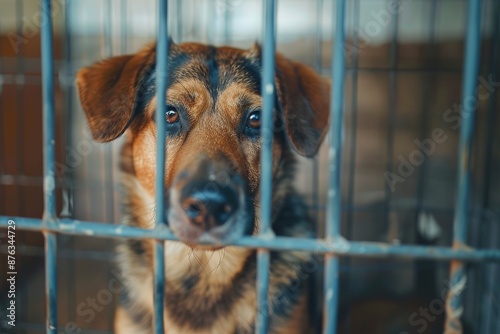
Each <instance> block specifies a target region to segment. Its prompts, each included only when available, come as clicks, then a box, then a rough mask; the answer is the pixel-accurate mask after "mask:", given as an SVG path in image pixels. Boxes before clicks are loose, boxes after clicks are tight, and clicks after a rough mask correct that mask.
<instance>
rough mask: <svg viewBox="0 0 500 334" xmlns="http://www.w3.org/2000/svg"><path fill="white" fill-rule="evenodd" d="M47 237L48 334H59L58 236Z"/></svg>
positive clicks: (46, 289) (46, 288)
mask: <svg viewBox="0 0 500 334" xmlns="http://www.w3.org/2000/svg"><path fill="white" fill-rule="evenodd" d="M44 235H45V298H46V309H47V323H46V324H47V325H46V326H47V327H46V330H47V333H50V334H57V234H55V233H53V232H46V233H44Z"/></svg>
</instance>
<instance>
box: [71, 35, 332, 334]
mask: <svg viewBox="0 0 500 334" xmlns="http://www.w3.org/2000/svg"><path fill="white" fill-rule="evenodd" d="M155 58H156V50H155V46H154V45H151V46H148V47H146V48H144V49H143V50H141V51H140V52H138V53H137V54H133V55H125V56H119V57H114V58H110V59H107V60H104V61H102V62H99V63H97V64H95V65H92V66H90V67H87V68H84V69H82V70H80V71H79V73H78V76H77V86H78V91H79V94H80V100H81V104H82V106H83V109H84V111H85V114H86V117H87V120H88V124H89V127H90V131H91V133H92V136H93V138H94V139H95V140H97V141H100V142H108V141H111V140H114V139H116V138H117V137H119V136H120V135H122V134H123V133H125V132H126V143H125V145H124V148H123V151H122V160H121V169H122V171H123V184H124V188H125V193H126V195H125V199H124V203H125V216H126V218H125V221H124V224H128V225H132V226H139V227H143V228H153V226H154V216H155V214H154V193H155V189H154V180H155V163H156V153H155V152H156V139H155V138H156V136H157V131H156V123H155V111H156V106H157V103H158V101H157V100H156V92H155V80H156V70H155V68H156V67H155ZM168 67H169V70H168V74H169V77H168V88H167V101H162V102H160V103H166V104H167V112H166V115H165V122H166V136H167V141H166V142H167V144H166V152H167V159H166V163H165V164H166V173H165V189H166V190H165V191H166V197H165V198H166V203H165V206H166V212H165V216H166V220H167V222H168V225H169V227H170V228H171V229H172V231H173V232H174V234H175V235H176V236H177V237H178V238H179V239H180V240H181V241H182V242H170V241H169V242H166V246H165V258H166V271H165V275H166V296H165V310H166V311H165V323H166V333H168V334H177V333H183V334H184V333H214V334H215V333H216V334H225V333H253V331H254V322H255V319H256V313H257V311H256V290H255V283H256V282H255V281H256V256H255V250H252V249H243V248H238V247H233V246H227V247H223V248H220V247H219V248H211V247H208V246H196V244H197V243H199V242H217V241H219V242H221V241H222V242H225V243H230V242H231V241H234V240H236V239H238V238H239V237H241V236H243V235H251V234H256V233H258V231H259V204H258V203H259V200H258V199H259V174H260V145H261V142H260V117H261V115H260V111H261V107H262V98H261V95H260V92H261V87H260V86H261V50H260V47H259V46H258V45H257V44H256V45H254V46H253V47H252V48H250V49H249V50H240V49H235V48H231V47H212V46H206V45H202V44H197V43H183V44H175V43H173V42H171V41H170V43H169V59H168ZM275 86H276V93H277V94H276V95H277V98H276V103H275V124H274V125H275V126H274V137H273V138H274V139H273V146H272V152H273V169H272V171H273V197H272V210H273V211H272V227H273V230H274V232H275V233H276V234H277V235H281V236H290V237H310V236H311V234H312V233H311V231H312V229H311V226H310V219H309V217H308V215H307V210H306V206H305V204H304V203H303V201H302V199H301V198H300V197H299V196H298V195H297V194H296V191H295V190H294V188H293V186H292V179H293V174H294V173H293V170H294V160H295V159H294V153H293V151H295V152H297V153H299V154H301V155H303V156H307V157H311V156H313V155H314V154H316V152H317V150H318V147H319V145H320V144H321V142H322V140H323V138H324V137H325V133H326V131H327V128H328V115H329V87H330V83H329V81H328V80H326V79H324V78H322V77H320V76H319V75H318V74H316V73H315V72H314V71H313V70H312V69H311V68H309V67H307V66H305V65H303V64H300V63H297V62H293V61H290V60H288V59H286V58H285V57H283V56H282V55H280V54H277V55H276V75H275ZM153 256H154V255H153V241H152V240H129V241H124V242H123V243H122V244H120V245H119V261H118V264H119V266H120V269H121V272H122V275H123V277H124V278H125V279H126V281H127V283H128V284H127V293H126V294H125V296H124V301H123V303H122V306H121V308H120V309H119V310H118V312H117V316H116V320H115V327H116V328H115V329H116V332H117V333H134V334H138V333H152V314H153V290H152V289H153V262H154V258H153ZM311 258H312V254H308V253H304V252H272V253H271V267H270V288H269V289H270V290H269V314H270V324H269V326H270V329H269V332H270V333H286V334H293V333H305V332H306V331H307V330H306V327H307V326H308V321H307V314H308V312H307V298H308V296H307V295H308V293H307V288H306V287H307V284H306V282H305V278H304V275H301V271H303V270H304V269H303V268H304V266H305V265H307V262H308V261H310V260H311Z"/></svg>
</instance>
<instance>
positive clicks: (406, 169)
mask: <svg viewBox="0 0 500 334" xmlns="http://www.w3.org/2000/svg"><path fill="white" fill-rule="evenodd" d="M333 3H334V1H331V0H316V1H310V0H281V1H278V30H277V34H278V39H277V48H278V50H279V52H282V53H283V54H285V55H286V56H287V57H289V58H291V59H294V60H297V61H302V62H304V63H307V64H309V65H311V66H312V67H314V68H315V69H316V70H317V71H319V72H321V73H323V74H324V75H329V73H330V62H331V50H332V45H333V42H334V41H333V40H332V25H334V23H335V22H334V21H333V19H332V17H333V16H332V4H333ZM262 7H263V6H262V2H261V1H257V0H184V1H180V0H178V1H169V25H170V30H169V31H170V33H171V35H172V37H173V39H174V41H175V42H177V43H179V42H184V41H197V42H203V43H210V44H215V45H233V46H236V47H241V48H249V47H250V46H251V45H252V43H253V42H254V41H259V40H261V36H262V27H261V26H262ZM393 8H394V7H393V2H392V1H379V0H350V1H348V2H347V19H346V21H347V43H346V50H345V57H346V60H347V72H346V80H345V87H346V89H345V94H346V95H345V129H346V132H345V137H344V143H345V145H344V151H343V155H344V159H343V161H344V166H343V172H342V175H343V179H342V182H343V183H342V189H343V221H342V233H343V235H344V237H346V238H347V239H349V240H364V241H382V242H388V243H392V244H421V245H442V246H449V245H451V240H452V222H453V210H454V203H455V197H456V193H455V190H456V179H457V145H458V134H459V125H460V121H461V116H460V103H461V84H462V81H461V80H462V69H463V54H464V52H463V50H464V36H465V27H466V12H467V3H466V1H464V0H402V1H400V2H399V10H398V12H397V13H396V12H395V11H394V10H393ZM53 16H54V24H55V26H54V42H55V43H54V54H55V57H56V59H55V73H54V76H55V78H56V108H57V109H56V116H57V119H56V122H57V125H56V129H57V138H56V143H57V145H58V146H57V148H58V149H57V162H58V164H57V176H58V180H59V183H58V211H59V212H60V216H63V217H70V218H74V219H79V220H87V221H94V222H108V223H118V222H119V221H120V217H121V213H120V212H121V210H120V186H119V182H120V175H119V173H118V169H117V165H118V156H119V151H120V146H121V143H120V140H117V141H115V142H112V143H108V144H98V143H94V142H92V141H91V140H90V136H89V134H88V129H87V125H86V123H85V122H84V117H83V112H82V110H81V107H80V106H79V101H78V96H77V95H76V91H75V86H74V77H75V73H76V71H78V69H79V68H81V67H83V66H87V65H90V64H91V63H93V62H96V61H98V60H101V59H103V58H106V57H110V56H114V55H119V54H125V53H133V52H137V51H138V50H139V49H140V48H141V47H142V46H144V45H145V44H147V43H149V42H151V41H154V39H155V35H156V21H157V17H156V1H154V0H141V1H139V0H137V1H136V0H85V1H83V0H54V1H53ZM499 21H500V1H499V0H484V1H483V10H482V29H481V50H480V54H481V62H480V78H478V85H479V89H478V95H477V96H476V97H474V98H475V100H476V102H477V106H478V108H477V112H476V124H475V140H474V148H473V152H472V159H473V169H472V173H473V177H472V178H473V185H472V188H471V189H470V191H471V206H470V207H471V210H470V212H469V219H470V223H469V244H470V245H472V246H474V247H478V248H498V247H500V226H499V224H500V218H499V217H500V135H499V132H500V117H499V114H500V102H499V95H500V93H499V91H500V83H499V81H500V74H499V72H500V71H499V64H500V51H499V49H500V24H499ZM39 32H40V11H39V3H38V1H37V0H0V215H9V216H25V217H37V218H39V217H41V215H42V211H43V195H42V184H43V178H42V161H43V159H42V150H43V147H42V126H41V124H42V96H41V64H40V35H39ZM436 131H437V132H436ZM436 133H439V136H437V137H436V135H435V134H436ZM437 138H439V139H437ZM327 146H328V143H325V144H324V145H323V147H322V149H321V152H320V154H319V156H318V157H317V158H315V159H311V160H307V159H299V160H300V164H299V168H298V173H297V182H296V187H297V189H298V190H299V191H300V192H301V193H302V194H303V195H304V197H305V198H306V200H307V202H308V203H309V205H310V210H311V214H312V216H313V217H315V219H316V227H317V234H318V236H321V235H322V233H323V222H324V211H325V198H326V196H325V194H326V184H327V183H326V182H325V181H326V179H327V171H328V163H327V159H328V154H327V152H328V147H327ZM6 240H7V239H6V230H4V229H0V253H1V256H0V267H1V268H5V267H6ZM16 240H17V254H18V255H17V262H18V267H19V268H18V272H19V273H20V275H19V276H18V281H17V287H18V298H17V300H16V303H17V305H18V307H17V309H18V319H17V321H18V323H17V325H16V328H15V330H16V331H15V333H42V332H44V328H45V327H44V322H45V304H44V267H43V263H44V253H43V237H42V235H41V234H40V233H35V232H22V233H21V232H18V233H17V235H16ZM113 260H114V241H113V240H110V239H101V238H88V237H71V236H65V235H59V236H58V263H59V267H58V268H59V287H58V289H59V322H60V325H61V327H60V328H61V330H60V332H61V333H78V331H77V330H78V329H81V330H82V333H111V332H112V321H113V316H114V309H115V305H116V303H117V302H119V295H117V294H113V295H112V298H111V299H106V300H105V301H103V300H104V299H103V298H102V290H103V289H106V287H107V286H108V282H109V281H110V280H111V279H112V278H113V277H115V275H116V274H115V272H114V270H113V268H114V264H113ZM448 266H449V264H448V263H447V262H442V263H441V262H432V261H416V260H394V259H383V260H367V259H342V263H341V291H342V295H341V301H340V310H341V314H340V318H339V319H340V326H341V330H342V333H369V334H377V333H381V334H387V333H395V334H402V333H412V334H413V333H442V323H443V320H444V311H443V309H442V305H443V302H444V300H443V297H442V293H443V291H447V289H449V284H448V280H447V277H448ZM2 272H4V270H3V269H2ZM319 274H321V272H319ZM2 275H3V274H2ZM319 276H321V275H318V277H319ZM2 277H3V276H2ZM318 280H319V278H318ZM499 281H500V268H499V265H495V264H472V265H470V266H469V267H468V281H467V284H466V286H467V290H466V292H465V294H466V295H465V301H464V304H465V312H464V318H465V323H466V333H481V334H489V333H499V332H500V288H499V286H498V282H499ZM5 282H6V281H5V280H4V279H3V278H2V279H1V280H0V306H1V307H0V314H2V313H3V312H4V310H5V307H4V305H5V304H4V303H5V302H6V299H5V297H6V289H7V286H6V284H5ZM316 283H317V284H314V285H315V286H321V285H320V284H319V283H320V282H319V281H318V282H316ZM316 294H317V300H315V301H313V302H312V303H311V308H314V307H315V306H316V305H319V303H320V300H321V295H322V291H319V290H318V291H317V292H316ZM89 299H90V302H89ZM93 299H95V300H97V303H98V307H97V308H92V307H91V306H89V305H90V304H89V303H91V302H92V300H93ZM421 308H425V309H430V310H431V311H432V313H431V316H432V320H430V319H427V320H426V321H424V322H422V319H426V318H424V317H423V316H422V314H420V313H419V312H420V309H421ZM92 310H93V311H92ZM415 312H417V313H418V314H417V316H414V313H415ZM5 319H6V318H5V316H3V315H2V316H1V318H0V332H1V333H4V332H5V333H11V332H10V327H9V329H8V330H7V328H8V327H7V324H6V323H5ZM317 322H318V323H320V320H319V318H318V319H317ZM424 325H425V326H424ZM424 327H425V328H424Z"/></svg>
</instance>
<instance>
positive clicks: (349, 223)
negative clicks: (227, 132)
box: [343, 0, 361, 333]
mask: <svg viewBox="0 0 500 334" xmlns="http://www.w3.org/2000/svg"><path fill="white" fill-rule="evenodd" d="M351 4H352V15H353V18H352V21H353V24H352V26H353V33H352V37H351V38H352V46H353V49H354V52H352V59H350V62H351V64H350V65H351V69H352V70H351V83H352V95H351V130H350V132H351V143H350V147H349V179H348V186H347V187H348V188H347V214H346V223H345V226H346V228H345V236H346V238H347V239H349V240H352V237H353V231H354V223H353V220H354V193H355V188H354V187H355V184H356V151H357V139H358V77H359V75H358V66H359V29H360V28H359V22H360V7H361V6H360V0H353V1H352V2H351ZM352 263H353V261H352V258H350V257H347V258H345V259H344V264H345V266H346V267H347V268H348V275H349V276H348V277H349V278H350V277H351V274H352ZM343 289H344V291H345V292H346V293H347V296H348V297H347V300H348V302H347V305H346V307H347V310H348V316H347V317H348V318H347V319H346V320H345V323H347V326H346V331H347V332H348V333H350V331H351V323H352V312H350V310H351V309H352V302H351V300H352V298H351V297H352V293H351V290H352V286H351V280H350V279H347V280H346V281H345V286H343Z"/></svg>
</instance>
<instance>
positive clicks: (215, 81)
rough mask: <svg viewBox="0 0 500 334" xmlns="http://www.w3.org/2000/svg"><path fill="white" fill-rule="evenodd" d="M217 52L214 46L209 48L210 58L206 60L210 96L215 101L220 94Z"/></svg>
mask: <svg viewBox="0 0 500 334" xmlns="http://www.w3.org/2000/svg"><path fill="white" fill-rule="evenodd" d="M216 54H217V50H216V49H215V48H214V47H213V46H209V47H208V56H207V59H206V61H205V62H206V65H207V68H208V83H207V84H208V87H207V88H208V91H209V92H210V96H211V97H212V99H213V100H214V101H215V99H217V95H218V93H219V80H220V78H219V64H218V63H217V60H216V59H215V58H216Z"/></svg>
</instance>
